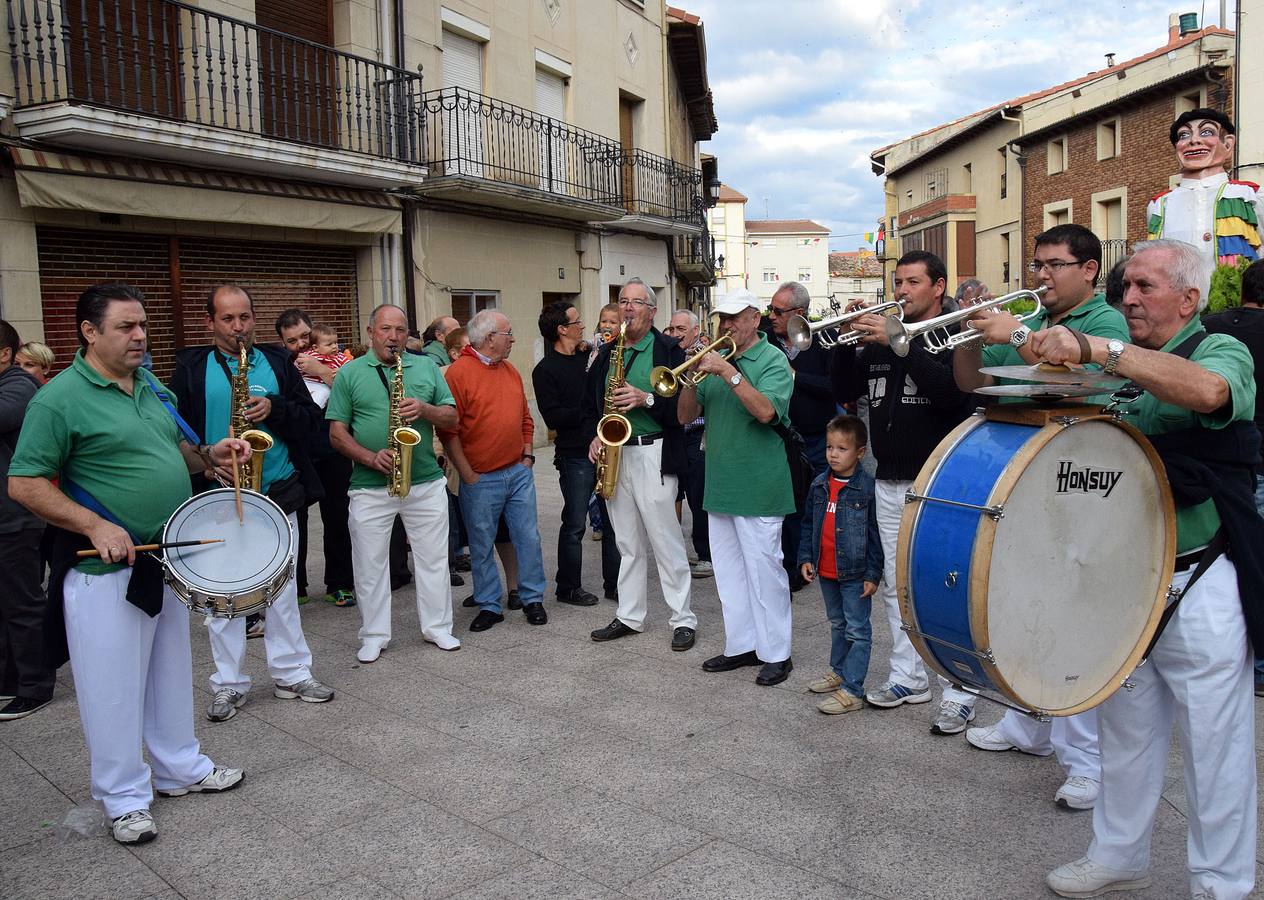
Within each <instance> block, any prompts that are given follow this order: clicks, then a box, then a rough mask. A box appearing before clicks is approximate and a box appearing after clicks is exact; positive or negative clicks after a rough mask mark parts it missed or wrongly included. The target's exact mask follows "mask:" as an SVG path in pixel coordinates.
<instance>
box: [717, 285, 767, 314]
mask: <svg viewBox="0 0 1264 900" xmlns="http://www.w3.org/2000/svg"><path fill="white" fill-rule="evenodd" d="M759 307H760V303H759V298H758V297H756V296H755V294H754V292H753V291H748V290H746V289H745V288H738V289H737V290H735V291H729V292H728V293H727V294H725V295H724V296H723V297H718V298H716V301H715V306H714V307H712V309H711V311H712V312H714V313H718V314H720V315H725V316H735V315H737V314H738V313H740V312H741V311H742V310H744V309H759Z"/></svg>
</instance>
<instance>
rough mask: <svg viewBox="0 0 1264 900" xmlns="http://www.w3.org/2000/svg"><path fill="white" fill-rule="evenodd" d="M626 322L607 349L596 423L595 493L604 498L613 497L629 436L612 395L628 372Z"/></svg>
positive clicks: (626, 422) (628, 430)
mask: <svg viewBox="0 0 1264 900" xmlns="http://www.w3.org/2000/svg"><path fill="white" fill-rule="evenodd" d="M627 330H628V323H627V322H624V323H623V324H622V325H620V326H619V338H618V340H617V341H615V345H614V349H613V350H611V351H610V377H609V379H607V381H606V399H605V406H604V407H603V408H602V411H603V412H604V415H603V416H602V417H601V419H600V420H599V421H598V422H597V437H598V438H599V439H600V440H601V448H600V449H599V450H598V451H597V496H599V497H601V498H602V499H603V500H610V499H612V498H613V497H614V492H615V488H616V487H618V485H619V453H620V451H621V450H622V448H623V445H624V444H626V443H627V442H628V438H630V437H631V436H632V423H631V422H629V421H628V417H627V416H624V415H621V414H620V413H618V412H616V411H615V408H614V400H613V399H612V398H613V394H614V392H615V391H617V390H618V389H619V388H621V387H623V383H624V381H626V380H627V375H626V373H625V372H624V371H623V344H624V338H625V337H626V335H627Z"/></svg>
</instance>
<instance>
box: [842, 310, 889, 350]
mask: <svg viewBox="0 0 1264 900" xmlns="http://www.w3.org/2000/svg"><path fill="white" fill-rule="evenodd" d="M851 327H852V329H853V330H855V331H856V332H858V333H859V334H863V335H864V337H863V338H861V339H860V342H861V343H862V344H879V345H881V346H883V347H887V346H889V345H890V343H891V341H890V339H888V338H887V317H886V316H883V315H879V314H877V313H870V314H869V315H867V316H861V317H860V318H859V319H857V320H856V321H854V322H852V323H851Z"/></svg>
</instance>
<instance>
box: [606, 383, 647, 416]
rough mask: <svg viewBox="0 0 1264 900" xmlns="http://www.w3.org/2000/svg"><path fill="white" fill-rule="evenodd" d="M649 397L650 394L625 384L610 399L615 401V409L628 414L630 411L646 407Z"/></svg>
mask: <svg viewBox="0 0 1264 900" xmlns="http://www.w3.org/2000/svg"><path fill="white" fill-rule="evenodd" d="M648 396H649V393H648V392H646V391H643V390H641V389H640V388H638V387H633V386H632V385H630V384H625V385H624V386H623V387H621V388H619V389H618V390H617V391H615V392H614V393H612V394H611V395H610V399H611V400H612V401H614V406H615V409H618V410H622V411H623V412H627V411H628V410H630V409H636V408H637V407H638V406H644V405H645V398H646V397H648Z"/></svg>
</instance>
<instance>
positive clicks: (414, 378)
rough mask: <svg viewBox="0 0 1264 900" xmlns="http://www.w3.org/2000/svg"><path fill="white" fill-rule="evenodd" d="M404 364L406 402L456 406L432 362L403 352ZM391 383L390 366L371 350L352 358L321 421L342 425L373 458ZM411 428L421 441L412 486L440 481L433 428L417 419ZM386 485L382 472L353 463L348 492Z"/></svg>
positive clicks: (383, 438)
mask: <svg viewBox="0 0 1264 900" xmlns="http://www.w3.org/2000/svg"><path fill="white" fill-rule="evenodd" d="M403 359H404V396H405V397H415V398H416V399H418V400H420V401H421V402H422V403H429V404H430V405H432V406H456V401H455V400H453V399H452V392H451V391H449V390H448V383H447V382H446V381H444V379H443V376H442V375H441V374H440V373H439V367H438V366H436V365H435V364H434V361H433V360H431V359H430V357H428V356H418V355H416V354H413V353H405V354H404V357H403ZM383 379H385V384H383ZM394 380H395V366H394V364H393V363H383V362H382V361H381V360H380V359H378V358H377V355H376V354H375V353H373V351H371V350H370V351H369V352H368V353H366V354H365V355H364V356H361V357H360V358H359V359H353V360H352V361H351V362H349V363H347V364H346V365H345V366H343V367H342V368H341V369H339V370H338V377H337V378H335V379H334V385H333V390H332V391H331V392H330V395H329V406H328V408H327V409H326V410H325V418H326V419H327V420H328V421H331V422H341V423H342V424H344V425H346V426H347V428H349V429H350V430H351V433H352V435H354V436H355V439H356V441H357V442H358V443H359V444H360V446H362V447H364V448H365V449H366V450H372V451H373V452H374V453H376V452H377V451H379V450H385V449H386V444H387V433H386V432H387V428H388V425H389V419H390V385H391V384H392V383H393V382H394ZM409 427H411V428H415V429H417V431H418V432H419V433H420V434H421V442H420V443H419V444H417V446H416V447H414V448H413V471H412V482H413V484H425V483H426V482H430V481H434V480H436V479H438V478H442V477H443V470H442V469H440V468H439V463H438V462H437V461H436V460H435V455H434V426H433V425H431V424H430V423H429V422H427V421H425V420H424V419H418V420H417V421H416V422H412V423H410V425H409ZM385 486H386V476H385V475H383V474H382V473H381V472H378V471H377V470H375V469H370V468H369V467H368V466H362V465H360V464H359V463H356V464H355V468H354V469H353V470H352V472H351V488H352V490H355V489H357V488H380V487H385Z"/></svg>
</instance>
